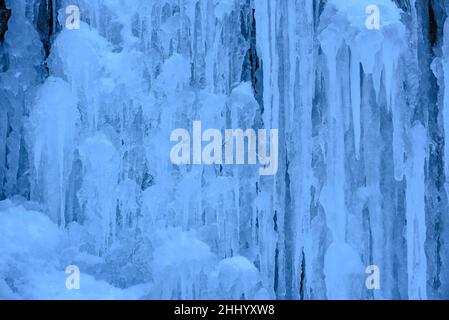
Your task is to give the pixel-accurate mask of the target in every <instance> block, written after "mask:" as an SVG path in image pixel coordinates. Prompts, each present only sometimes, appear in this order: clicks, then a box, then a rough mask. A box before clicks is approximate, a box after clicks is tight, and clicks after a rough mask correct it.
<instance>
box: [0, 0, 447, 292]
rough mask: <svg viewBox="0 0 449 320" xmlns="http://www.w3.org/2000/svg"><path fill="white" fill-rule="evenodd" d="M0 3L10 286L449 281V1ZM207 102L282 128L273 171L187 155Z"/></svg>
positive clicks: (354, 287) (210, 287) (238, 288)
mask: <svg viewBox="0 0 449 320" xmlns="http://www.w3.org/2000/svg"><path fill="white" fill-rule="evenodd" d="M1 2H2V1H0V3H1ZM69 5H75V6H77V7H78V8H79V9H80V17H81V22H80V25H79V26H80V28H79V29H72V28H67V27H66V22H67V18H68V14H67V13H66V10H65V9H66V8H67V6H69ZM370 6H371V8H373V7H372V6H375V8H378V9H379V17H380V28H378V29H377V28H374V29H371V28H368V27H367V25H366V20H367V17H368V16H369V14H370V10H367V8H368V7H370ZM6 8H9V9H11V15H10V17H8V18H7V19H6V17H7V15H6V14H3V12H6V11H5V10H6ZM375 8H374V9H375ZM0 11H1V12H0V18H1V17H5V19H4V18H1V19H0V32H2V33H4V40H3V41H2V42H1V43H0V109H1V110H0V200H2V201H1V202H0V299H3V298H14V299H28V298H38V299H39V298H49V299H52V298H56V299H60V298H62V299H79V298H94V299H96V298H100V299H101V298H103V299H117V298H119V299H120V298H123V299H206V298H209V299H210V298H212V299H426V298H437V299H448V298H449V276H448V270H449V244H448V241H449V231H448V230H449V215H448V212H449V204H448V195H449V192H448V191H449V185H448V184H447V182H446V181H447V179H448V178H449V147H448V146H449V90H448V89H447V88H449V20H447V16H448V14H449V5H448V4H447V1H445V0H434V1H432V2H431V4H430V5H428V4H427V2H425V1H420V0H416V1H415V0H357V1H355V0H352V1H348V0H327V1H325V0H314V1H312V0H291V1H290V0H289V1H285V0H150V1H148V0H129V1H124V0H60V1H54V0H6V2H5V8H2V7H1V6H0ZM6 27H7V28H6ZM3 30H6V31H5V32H3ZM0 39H2V37H1V36H0ZM199 120H200V121H201V123H202V126H203V128H214V129H217V130H220V131H221V132H224V130H225V129H227V128H243V129H247V128H254V129H258V128H264V129H267V130H270V129H278V130H279V152H278V154H279V157H278V159H279V163H278V170H277V174H276V175H274V176H263V175H260V174H259V167H254V166H251V165H226V164H221V165H174V164H172V163H171V162H170V150H171V147H172V142H171V141H170V134H171V132H172V131H173V130H174V129H176V128H191V127H192V123H193V122H194V121H199ZM68 265H76V266H78V267H79V269H80V271H81V282H80V289H79V290H67V289H66V286H65V281H66V277H67V275H66V273H65V269H66V267H67V266H68ZM370 265H375V266H378V268H379V270H380V277H381V280H380V283H381V287H380V288H379V289H377V290H371V289H369V288H367V287H366V286H365V279H366V277H367V276H368V275H367V274H366V273H365V270H366V268H367V267H368V266H370Z"/></svg>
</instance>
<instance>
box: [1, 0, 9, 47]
mask: <svg viewBox="0 0 449 320" xmlns="http://www.w3.org/2000/svg"><path fill="white" fill-rule="evenodd" d="M10 16H11V10H10V9H8V8H6V5H5V0H0V44H1V43H3V40H4V39H5V33H6V30H8V20H9V17H10Z"/></svg>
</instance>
